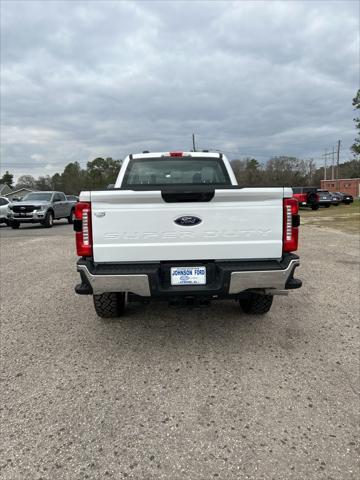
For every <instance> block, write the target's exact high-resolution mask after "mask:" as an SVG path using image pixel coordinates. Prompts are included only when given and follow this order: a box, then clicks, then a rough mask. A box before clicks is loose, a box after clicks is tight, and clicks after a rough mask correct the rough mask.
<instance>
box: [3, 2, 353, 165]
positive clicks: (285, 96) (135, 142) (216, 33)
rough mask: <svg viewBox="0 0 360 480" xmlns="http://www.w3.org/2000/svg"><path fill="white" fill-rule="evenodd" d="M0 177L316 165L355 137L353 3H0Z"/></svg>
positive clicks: (346, 148)
mask: <svg viewBox="0 0 360 480" xmlns="http://www.w3.org/2000/svg"><path fill="white" fill-rule="evenodd" d="M1 29H2V34H1V35H2V36H1V60H2V68H1V73H2V83H1V110H2V128H1V137H2V139H1V140H2V142H1V143H2V145H1V157H2V170H5V169H9V170H10V171H13V172H14V173H16V174H17V175H20V174H23V173H32V174H34V175H39V174H47V173H50V174H51V173H54V172H55V171H56V170H61V169H62V167H63V166H64V165H65V164H66V163H68V162H69V161H74V160H78V161H80V162H81V163H82V164H85V163H86V161H88V160H91V159H93V158H95V157H96V156H112V157H114V158H123V157H124V156H125V155H126V154H127V153H128V152H131V151H134V152H135V151H139V150H142V149H145V148H146V149H152V150H155V149H156V150H168V149H172V148H175V149H182V148H184V149H186V148H189V147H190V138H191V133H192V131H195V132H196V133H197V135H198V143H199V144H200V146H201V147H203V148H217V149H222V150H223V151H225V152H228V155H229V156H230V157H231V158H234V157H239V156H246V155H253V156H255V157H257V158H259V159H266V158H269V157H270V156H272V155H281V154H288V155H297V156H301V157H304V158H309V157H319V156H320V155H321V153H322V151H323V149H324V148H325V147H331V146H332V145H334V144H335V142H336V141H337V140H338V139H342V141H343V153H342V159H343V160H346V159H348V157H349V155H350V154H349V146H350V145H351V143H352V141H353V138H354V136H355V131H354V125H353V121H352V119H353V116H354V114H353V111H352V106H351V99H352V97H353V96H354V94H355V91H356V89H357V88H358V53H359V52H358V29H359V14H358V5H357V2H344V1H339V2H336V1H332V2H322V1H320V2H315V1H312V2H307V1H304V2H300V1H299V2H268V1H266V2H260V1H259V2H255V1H254V2H251V1H249V2H245V1H241V2H240V1H239V2H220V1H219V2H213V1H210V2H203V1H201V2H197V1H193V2H188V1H174V2H162V1H160V2H151V1H147V2H145V1H143V2H117V1H88V2H84V1H72V2H69V1H63V2H55V1H52V2H45V1H43V2H33V1H29V0H27V1H22V2H18V1H3V2H1Z"/></svg>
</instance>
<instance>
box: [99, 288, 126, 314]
mask: <svg viewBox="0 0 360 480" xmlns="http://www.w3.org/2000/svg"><path fill="white" fill-rule="evenodd" d="M93 298H94V307H95V311H96V313H97V314H98V315H99V317H101V318H114V317H121V315H122V314H123V313H124V310H125V293H123V292H119V293H118V292H109V293H102V294H101V295H93Z"/></svg>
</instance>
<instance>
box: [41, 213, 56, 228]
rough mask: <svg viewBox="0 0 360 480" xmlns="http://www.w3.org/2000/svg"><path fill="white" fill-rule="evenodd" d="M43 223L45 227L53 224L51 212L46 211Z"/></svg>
mask: <svg viewBox="0 0 360 480" xmlns="http://www.w3.org/2000/svg"><path fill="white" fill-rule="evenodd" d="M43 225H44V227H45V228H51V227H52V226H53V225H54V214H53V213H52V212H47V213H46V215H45V220H44V222H43Z"/></svg>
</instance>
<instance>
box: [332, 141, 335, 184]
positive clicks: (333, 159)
mask: <svg viewBox="0 0 360 480" xmlns="http://www.w3.org/2000/svg"><path fill="white" fill-rule="evenodd" d="M334 164H335V148H334V147H333V151H332V165H331V180H334V178H335V177H334V175H335V172H334V169H335V166H334Z"/></svg>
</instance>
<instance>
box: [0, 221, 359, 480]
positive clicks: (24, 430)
mask: <svg viewBox="0 0 360 480" xmlns="http://www.w3.org/2000/svg"><path fill="white" fill-rule="evenodd" d="M0 234H1V317H2V327H1V355H2V359H1V374H2V383H1V385H2V387H1V403H0V405H1V414H2V420H1V422H2V425H1V427H2V428H1V439H2V441H1V452H0V456H1V459H0V477H1V478H2V479H21V480H23V479H30V480H37V479H51V480H57V479H69V480H70V479H71V480H75V479H83V478H89V479H106V478H114V479H122V478H128V479H146V480H151V479H171V480H177V479H194V480H209V479H212V478H214V479H254V480H255V479H256V480H258V479H259V480H260V479H264V480H265V479H266V480H267V479H269V480H270V479H271V480H282V479H283V480H301V479H304V480H309V479H310V480H312V479H324V480H350V479H357V478H359V465H358V464H357V461H356V458H357V455H358V453H359V451H358V450H357V449H358V433H359V432H358V428H357V425H358V420H359V415H358V413H359V412H358V410H359V393H358V392H359V357H358V347H359V324H358V314H359V301H358V296H357V288H358V286H359V245H358V237H357V236H355V235H347V234H343V233H339V232H336V231H334V232H329V231H325V230H319V229H316V228H315V227H310V226H305V227H303V228H302V234H301V237H302V238H301V244H302V246H301V251H300V254H301V260H302V266H301V268H300V269H298V270H297V275H298V276H299V277H300V278H302V279H303V281H304V286H303V288H302V289H301V290H299V291H294V292H292V293H291V294H290V295H289V296H288V297H276V298H275V301H274V305H273V308H272V311H271V313H270V314H268V315H266V316H264V317H261V318H260V317H250V316H247V315H245V314H241V313H240V311H239V309H238V306H237V305H236V303H235V302H219V303H213V305H212V306H211V307H209V308H204V309H199V310H198V309H195V310H187V309H182V310H174V309H170V308H168V307H167V306H165V305H159V304H157V305H149V306H147V307H144V306H140V305H134V304H133V305H131V306H130V307H129V310H128V315H127V316H126V318H124V319H122V320H121V321H112V322H108V321H107V322H106V321H103V320H100V319H99V318H97V317H96V315H95V313H94V310H93V306H92V299H91V297H78V296H76V295H75V293H74V290H73V288H74V285H75V283H77V281H78V275H77V273H76V269H75V261H76V258H75V254H74V239H73V234H72V231H71V227H70V226H67V225H65V224H64V225H62V226H60V225H59V226H57V227H56V228H53V229H51V230H44V229H42V228H38V227H31V226H30V227H25V228H21V229H20V230H19V231H12V230H10V229H8V228H1V229H0Z"/></svg>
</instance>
